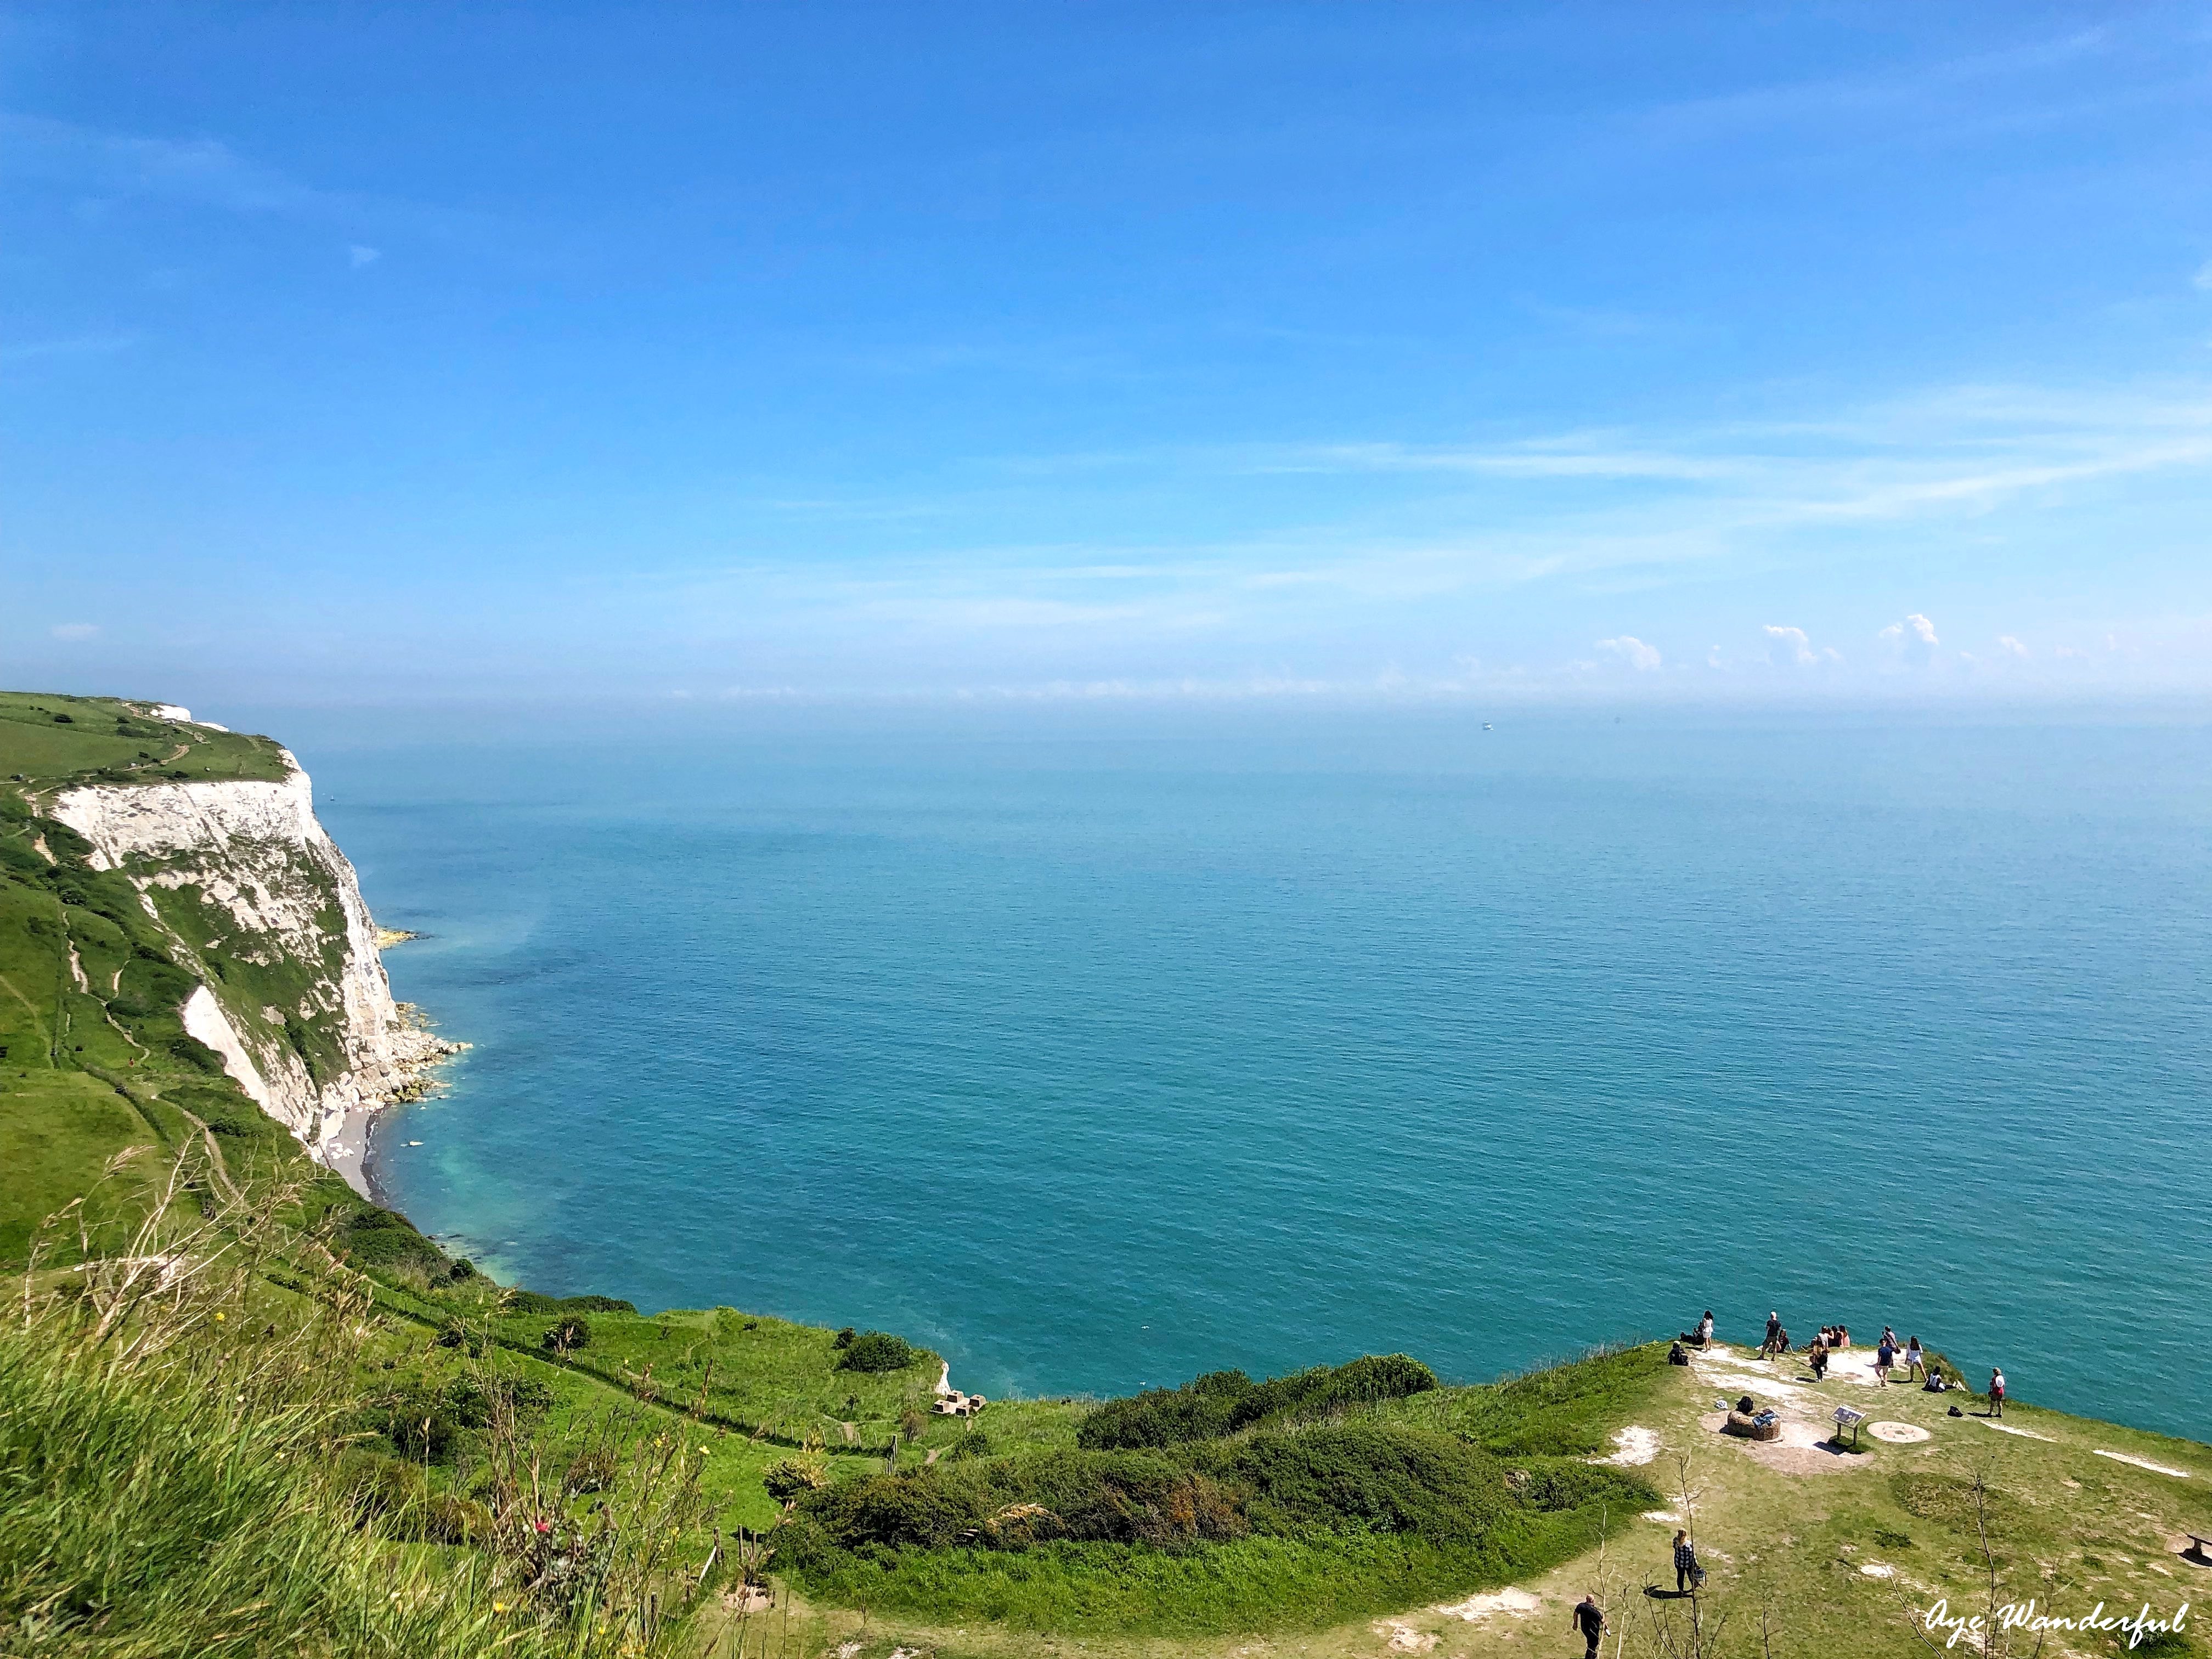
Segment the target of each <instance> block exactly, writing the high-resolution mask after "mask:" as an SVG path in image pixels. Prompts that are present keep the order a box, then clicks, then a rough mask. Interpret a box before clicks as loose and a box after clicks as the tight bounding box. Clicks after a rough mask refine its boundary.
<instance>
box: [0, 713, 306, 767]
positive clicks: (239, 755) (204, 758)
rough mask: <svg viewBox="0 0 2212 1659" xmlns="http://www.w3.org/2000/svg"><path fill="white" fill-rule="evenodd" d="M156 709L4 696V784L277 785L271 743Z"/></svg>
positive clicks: (0, 737) (0, 729)
mask: <svg viewBox="0 0 2212 1659" xmlns="http://www.w3.org/2000/svg"><path fill="white" fill-rule="evenodd" d="M155 706H156V705H155V704H152V703H144V702H125V701H124V700H123V699H121V698H118V697H71V696H63V695H62V694H60V693H59V692H51V691H0V780H8V781H14V782H18V783H29V784H31V785H33V786H34V787H52V786H53V785H57V784H70V783H153V782H161V783H167V782H179V783H187V782H190V783H198V782H207V781H217V780H225V779H231V780H234V779H240V778H246V779H258V780H261V781H270V782H274V781H278V780H281V779H282V778H283V776H284V772H285V769H284V763H283V757H281V756H280V755H279V754H278V753H277V749H276V744H274V743H272V742H270V740H269V739H268V738H257V737H248V736H246V735H245V734H243V733H241V732H211V731H210V730H209V729H208V728H207V727H205V726H191V725H186V724H184V723H181V722H179V721H176V720H160V719H157V718H155V716H154V714H152V712H151V711H152V710H153V708H155Z"/></svg>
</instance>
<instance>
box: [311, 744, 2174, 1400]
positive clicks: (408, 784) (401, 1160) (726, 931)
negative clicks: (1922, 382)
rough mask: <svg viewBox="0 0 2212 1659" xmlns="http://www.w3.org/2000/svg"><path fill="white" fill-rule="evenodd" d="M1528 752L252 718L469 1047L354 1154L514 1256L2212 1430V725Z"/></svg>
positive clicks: (1318, 1351) (1035, 1331)
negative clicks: (1677, 1343)
mask: <svg viewBox="0 0 2212 1659" xmlns="http://www.w3.org/2000/svg"><path fill="white" fill-rule="evenodd" d="M273 718H274V717H272V722H273ZM1497 724H1498V729H1497V730H1495V731H1492V732H1484V731H1482V730H1481V729H1480V720H1463V719H1449V720H1447V719H1442V718H1426V719H1423V720H1416V721H1400V722H1395V723H1394V722H1392V721H1390V720H1383V719H1381V718H1379V717H1377V718H1375V719H1371V720H1349V719H1346V720H1335V721H1330V722H1320V721H1316V722H1313V723H1309V724H1306V725H1303V726H1302V725H1299V724H1297V723H1296V722H1293V721H1291V720H1287V719H1285V720H1279V721H1276V722H1273V723H1272V724H1270V723H1267V722H1256V721H1255V722H1247V723H1245V724H1243V725H1241V726H1235V727H1229V726H1224V727H1222V728H1221V729H1218V730H1195V731H1193V730H1182V731H1166V730H1162V729H1158V728H1157V727H1156V728H1154V729H1152V730H1148V731H1137V732H1128V733H1121V734H1116V733H1114V732H1101V731H1097V730H1086V731H1085V732H1077V733H1069V732H1055V731H1049V730H1038V731H1029V732H1025V731H1024V730H1022V729H1021V728H1019V727H1018V726H1012V724H1011V723H1010V724H1008V725H1007V726H1005V727H1003V728H1002V729H995V730H993V731H991V732H987V733H978V732H974V731H969V732H950V731H947V732H924V731H916V732H904V733H897V734H871V733H869V732H855V731H845V732H817V733H808V732H798V731H791V730H786V731H782V732H777V733H775V734H771V735H761V734H756V735H754V736H752V737H750V738H740V737H738V736H734V735H732V734H731V733H730V732H726V731H716V730H714V729H713V728H711V727H708V726H703V725H702V726H700V727H699V728H696V729H692V730H688V731H680V732H667V733H665V734H662V735H659V736H656V737H655V738H653V739H652V740H650V741H647V742H645V743H642V744H640V743H637V742H635V741H625V742H616V741H612V740H610V741H607V742H605V743H595V742H593V741H592V740H591V739H589V738H579V739H576V740H574V741H570V742H568V743H566V744H562V745H561V746H559V747H557V748H556V747H551V746H544V745H540V744H536V743H533V742H532V741H530V740H529V739H528V738H527V737H521V738H514V739H512V740H492V741H487V742H484V743H481V744H471V745H467V746H459V745H450V744H428V743H424V744H394V743H391V742H388V741H387V742H381V743H376V744H371V743H369V742H368V741H366V740H364V739H362V738H361V736H360V734H359V733H358V732H351V733H349V732H347V731H345V730H344V729H342V728H340V727H338V726H335V725H332V726H330V727H329V729H327V730H325V731H324V732H316V731H314V730H313V721H312V720H309V721H304V722H303V721H299V720H295V721H294V722H293V723H292V725H291V726H289V728H288V727H280V728H279V729H280V730H282V731H285V732H287V733H288V735H289V732H290V731H295V730H298V729H299V728H300V726H302V725H305V726H307V727H308V728H309V729H307V730H306V731H305V732H302V733H301V736H300V737H299V738H296V739H295V748H296V749H297V750H299V752H300V754H301V759H302V761H303V762H304V763H306V764H307V767H308V768H309V769H310V771H312V772H313V774H314V775H315V778H316V782H317V788H318V795H319V800H320V802H321V805H322V810H323V816H324V818H325V822H326V823H328V825H329V826H330V828H331V832H332V833H333V834H334V835H335V836H337V840H338V842H339V843H340V844H341V845H342V846H343V847H344V848H345V849H346V850H347V852H348V853H349V854H350V855H351V856H352V857H353V859H354V860H355V861H356V864H357V865H358V866H359V867H360V870H361V873H362V882H363V886H364V888H365V890H366V891H367V894H368V900H369V902H370V904H371V906H372V907H373V908H374V910H375V912H376V915H377V917H378V920H379V921H380V922H382V923H383V924H385V925H386V926H387V927H404V928H411V929H414V930H416V931H417V932H419V933H422V934H424V935H426V937H424V938H422V939H418V940H416V941H413V942H411V943H409V944H406V945H401V946H398V947H397V948H395V949H393V950H392V951H389V952H388V953H387V954H386V963H387V964H388V966H389V968H390V970H391V973H392V980H393V984H394V988H395V990H396V991H397V993H398V995H400V996H401V997H402V998H404V999H405V1000H409V1001H411V1002H416V1003H419V1004H421V1005H422V1006H423V1008H424V1009H425V1010H426V1011H427V1012H428V1013H429V1014H430V1016H431V1017H432V1018H434V1019H435V1020H436V1021H437V1022H438V1024H440V1025H441V1028H442V1030H443V1032H444V1034H445V1035H447V1036H453V1037H459V1038H461V1039H464V1040H465V1041H467V1042H471V1043H472V1044H474V1045H475V1046H474V1048H472V1049H471V1052H470V1053H469V1054H466V1055H465V1056H464V1057H462V1059H461V1060H459V1062H458V1063H457V1064H456V1065H455V1066H454V1067H453V1070H452V1071H451V1072H450V1073H448V1074H447V1090H446V1092H445V1093H444V1095H443V1096H442V1097H440V1098H436V1099H434V1100H431V1101H429V1102H427V1103H422V1104H420V1105H416V1106H411V1107H404V1108H398V1109H395V1110H394V1113H393V1114H392V1116H391V1118H390V1119H389V1121H386V1122H385V1123H384V1124H382V1125H381V1126H380V1128H379V1130H378V1132H377V1135H376V1139H375V1142H374V1155H373V1156H374V1170H373V1174H374V1178H375V1179H376V1181H377V1182H379V1183H380V1186H381V1187H382V1188H384V1189H385V1190H386V1192H387V1193H388V1194H389V1195H390V1197H391V1200H392V1202H394V1203H395V1204H397V1205H398V1206H399V1207H401V1208H403V1209H404V1210H405V1211H406V1212H407V1213H408V1214H409V1215H410V1217H412V1218H414V1220H415V1221H416V1224H417V1225H420V1226H422V1227H423V1228H424V1229H425V1230H426V1231H433V1232H435V1233H439V1234H441V1235H443V1236H447V1237H450V1239H451V1241H452V1242H453V1244H454V1246H455V1248H457V1249H460V1250H463V1251H465V1252H466V1253H468V1254H471V1255H474V1256H476V1257H477V1259H478V1260H479V1261H482V1262H483V1263H484V1264H485V1265H487V1266H489V1267H492V1268H493V1269H494V1270H495V1271H496V1272H497V1273H500V1275H501V1277H502V1278H512V1279H520V1280H521V1281H523V1282H526V1283H527V1284H529V1285H532V1286H534V1287H537V1288H540V1289H544V1290H548V1291H582V1290H587V1289H588V1290H593V1291H603V1292H606V1293H610V1294H613V1295H618V1296H624V1297H631V1298H632V1299H634V1300H635V1301H636V1302H637V1303H639V1304H641V1306H647V1307H659V1306H699V1305H713V1304H732V1305H737V1306H741V1307H744V1308H747V1309H751V1310H761V1311H766V1312H773V1313H776V1314H781V1315H784V1316H791V1317H794V1318H801V1319H807V1320H812V1321H819V1322H833V1323H837V1324H848V1323H849V1324H856V1325H861V1326H878V1327H881V1328H887V1329H892V1330H896V1331H899V1332H902V1333H903V1334H907V1335H908V1336H910V1337H912V1338H914V1339H915V1340H918V1341H922V1342H926V1343H928V1344H929V1345H931V1346H934V1347H936V1348H938V1349H939V1350H941V1351H942V1352H944V1353H945V1355H946V1356H947V1357H948V1358H950V1359H951V1363H952V1367H953V1376H954V1378H955V1380H956V1381H957V1382H959V1383H962V1384H963V1386H966V1387H969V1388H971V1389H981V1390H983V1391H984V1392H986V1393H987V1394H994V1395H1000V1394H1006V1393H1010V1392H1023V1393H1053V1394H1058V1393H1064V1392H1071V1391H1096V1392H1102V1393H1103V1392H1107V1391H1116V1390H1125V1389H1130V1388H1133V1387H1135V1386H1137V1385H1139V1384H1142V1383H1169V1382H1174V1381H1178V1380H1181V1379H1182V1378H1185V1377H1188V1376H1191V1375H1192V1374H1194V1373H1195V1372H1198V1371H1200V1370H1208V1369H1212V1368H1214V1367H1218V1366H1224V1365H1238V1366H1243V1367H1244V1368H1245V1369H1247V1370H1250V1371H1252V1372H1254V1373H1255V1374H1258V1373H1261V1372H1273V1371H1280V1370H1285V1369H1288V1368H1291V1367H1294V1366H1298V1365H1304V1364H1313V1363H1316V1362H1318V1361H1322V1360H1335V1359H1341V1358H1346V1357H1348V1356H1350V1355H1352V1354H1354V1353H1357V1352H1384V1351H1389V1350H1395V1349H1403V1350H1406V1351H1407V1352H1413V1353H1415V1354H1418V1355H1419V1356H1421V1357H1422V1358H1425V1359H1427V1360H1429V1361H1430V1362H1431V1364H1434V1365H1436V1366H1437V1369H1438V1370H1441V1371H1443V1372H1445V1373H1446V1374H1448V1375H1451V1376H1457V1377H1466V1378H1474V1377H1486V1376H1493V1375H1495V1374H1497V1373H1498V1372H1499V1371H1501V1370H1507V1369H1509V1368H1515V1367H1519V1366H1524V1365H1527V1364H1532V1363H1534V1362H1536V1361H1538V1360H1541V1359H1542V1358H1547V1357H1556V1356H1559V1355H1562V1354H1565V1353H1567V1352H1571V1351H1573V1350H1575V1349H1577V1347H1579V1346H1583V1345H1586V1344H1589V1343H1592V1342H1595V1341H1598V1340H1603V1339H1608V1338H1621V1337H1627V1336H1633V1335H1642V1334H1669V1333H1671V1332H1672V1331H1673V1329H1674V1328H1676V1327H1677V1326H1683V1325H1687V1324H1688V1323H1690V1322H1692V1321H1693V1320H1694V1319H1695V1317H1696V1316H1697V1315H1698V1313H1699V1310H1702V1309H1703V1308H1705V1307H1707V1306H1711V1307H1713V1308H1714V1309H1716V1310H1717V1312H1718V1314H1719V1317H1720V1326H1721V1330H1722V1334H1723V1335H1729V1334H1735V1335H1737V1336H1746V1335H1748V1336H1750V1337H1752V1338H1753V1340H1755V1338H1756V1333H1757V1330H1758V1328H1759V1324H1760V1322H1762V1321H1763V1320H1764V1318H1765V1314H1766V1311H1767V1310H1768V1309H1769V1308H1770V1307H1776V1308H1778V1309H1780V1310H1781V1311H1782V1314H1783V1317H1784V1322H1785V1323H1786V1324H1787V1325H1788V1326H1789V1327H1790V1330H1791V1332H1792V1333H1793V1334H1795V1335H1796V1336H1797V1337H1798V1338H1799V1339H1800V1340H1802V1338H1803V1337H1805V1336H1808V1335H1809V1334H1811V1332H1812V1329H1813V1328H1814V1326H1815V1325H1817V1324H1819V1323H1820V1322H1831V1321H1838V1320H1840V1321H1844V1322H1848V1323H1850V1325H1851V1326H1852V1327H1853V1328H1854V1330H1855V1332H1863V1333H1864V1334H1867V1335H1869V1336H1871V1335H1872V1334H1875V1333H1876V1332H1878V1331H1879V1330H1880V1328H1881V1325H1882V1324H1883V1323H1884V1322H1890V1323H1893V1324H1894V1325H1895V1326H1896V1327H1897V1328H1898V1329H1899V1332H1900V1333H1901V1334H1902V1333H1907V1332H1910V1333H1917V1334H1918V1335H1919V1336H1920V1337H1921V1338H1922V1340H1923V1341H1925V1342H1927V1343H1929V1345H1930V1346H1934V1347H1936V1348H1939V1349H1941V1350H1942V1351H1944V1352H1947V1353H1948V1354H1949V1355H1951V1356H1952V1357H1953V1358H1954V1359H1955V1360H1957V1361H1959V1362H1960V1363H1961V1364H1965V1365H1967V1366H1968V1367H1969V1368H1970V1370H1971V1369H1972V1368H1984V1370H1985V1368H1986V1367H1987V1366H1989V1365H1990V1364H1999V1363H2002V1364H2003V1365H2004V1366H2005V1369H2006V1372H2007V1376H2008V1378H2009V1380H2010V1382H2011V1385H2012V1388H2013V1390H2014V1393H2015V1395H2016V1396H2018V1397H2021V1398H2023V1399H2027V1400H2030V1401H2040V1402H2042V1403H2045V1404H2049V1405H2053V1406H2058V1407H2064V1408H2066V1409H2069V1410H2073V1411H2078V1412H2083V1413H2091V1414H2094V1415H2100V1416H2108V1417H2114V1418H2118V1419H2123V1420H2125V1421H2129V1422H2133V1423H2136V1424H2140V1425H2144V1426H2148V1427H2156V1428H2164V1429H2167V1430H2170V1431H2175V1432H2179V1433H2185V1434H2195V1435H2200V1436H2201V1435H2203V1433H2204V1432H2205V1431H2206V1430H2207V1427H2208V1425H2212V1378H2208V1376H2206V1374H2205V1372H2204V1369H2203V1366H2202V1365H2201V1364H2198V1363H2197V1356H2199V1355H2201V1354H2202V1353H2203V1352H2205V1351H2206V1350H2207V1348H2208V1346H2212V1299H2208V1298H2206V1297H2204V1296H2203V1294H2202V1282H2203V1279H2202V1274H2203V1268H2202V1265H2201V1264H2202V1261H2203V1250H2204V1247H2205V1245H2206V1243H2207V1242H2208V1228H2207V1224H2206V1220H2205V1218H2206V1217H2207V1215H2208V1214H2212V1157H2208V1154H2212V1124H2208V1121H2207V1119H2206V1116H2205V1112H2206V1109H2207V1105H2208V1103H2212V1035H2209V1034H2208V1027H2207V1021H2206V1015H2207V994H2206V987H2207V986H2208V984H2212V907H2208V905H2207V902H2206V898H2207V894H2208V890H2212V886H2209V885H2208V878H2212V836H2208V830H2212V764H2208V763H2212V740H2208V734H2207V731H2206V728H2205V727H2204V726H2202V725H2192V724H2187V723H2175V722H2160V721H2140V722H2130V721H2127V720H2105V721H2092V722H2085V723H2080V724H2071V725H2069V724H2063V723H2057V722H2037V723H2028V722H2018V721H2014V722H1997V723H1990V724H1973V723H1965V722H1960V723H1950V724H1946V723H1942V722H1929V721H1909V720H1894V719H1884V718H1877V717H1858V718H1844V717H1840V716H1826V717H1813V716H1805V717H1797V718H1790V719H1774V720H1765V721H1763V722H1754V721H1729V720H1699V719H1696V718H1693V717H1691V716H1686V715H1684V716H1677V717H1674V718H1672V719H1671V720H1669V719H1664V718H1658V717H1653V716H1649V715H1644V716H1630V717H1628V718H1627V719H1626V721H1625V722H1624V723H1622V724H1620V725H1615V724H1613V721H1612V717H1611V716H1610V715H1607V716H1603V717H1596V716H1589V717H1576V718H1568V717H1546V718H1539V717H1534V716H1522V717H1518V718H1516V719H1505V718H1500V719H1498V722H1497ZM416 1140H419V1141H420V1142H421V1143H422V1144H421V1145H420V1146H412V1145H409V1144H408V1143H409V1142H411V1141H416Z"/></svg>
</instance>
